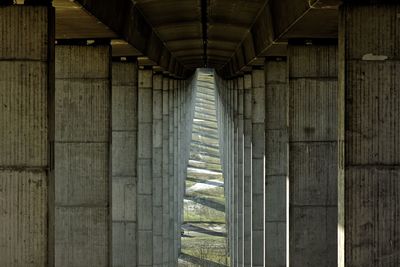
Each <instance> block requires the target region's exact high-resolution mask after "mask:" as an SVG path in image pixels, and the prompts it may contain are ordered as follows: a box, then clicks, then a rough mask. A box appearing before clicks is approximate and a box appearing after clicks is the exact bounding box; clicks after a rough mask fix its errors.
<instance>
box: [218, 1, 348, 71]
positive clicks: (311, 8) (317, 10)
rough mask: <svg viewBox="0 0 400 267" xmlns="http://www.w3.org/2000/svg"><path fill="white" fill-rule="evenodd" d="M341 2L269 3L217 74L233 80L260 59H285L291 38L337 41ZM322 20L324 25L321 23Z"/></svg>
mask: <svg viewBox="0 0 400 267" xmlns="http://www.w3.org/2000/svg"><path fill="white" fill-rule="evenodd" d="M340 3H341V1H340V0H270V1H268V3H267V4H266V5H265V6H264V8H263V10H262V11H261V12H260V14H259V16H258V17H257V19H256V20H255V23H254V24H253V26H252V28H251V29H250V31H249V32H248V34H247V36H246V37H245V38H244V40H243V41H242V43H241V44H240V45H239V46H238V47H237V49H236V52H235V53H234V54H233V55H232V57H231V59H230V60H229V61H228V62H227V63H226V64H225V65H224V66H223V67H222V68H221V69H220V70H219V71H218V73H221V74H224V75H226V77H227V78H228V77H233V76H235V75H237V74H239V73H241V72H242V71H243V69H245V68H246V67H247V66H249V65H254V64H257V62H259V58H260V57H265V56H283V53H285V51H286V49H285V42H286V41H287V39H289V38H315V37H320V38H321V37H322V38H335V37H337V15H338V7H339V5H340ZM322 20H323V23H321V21H322Z"/></svg>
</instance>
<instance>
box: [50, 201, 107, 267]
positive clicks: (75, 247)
mask: <svg viewBox="0 0 400 267" xmlns="http://www.w3.org/2000/svg"><path fill="white" fill-rule="evenodd" d="M108 213H109V211H108V208H103V207H99V208H94V207H60V208H56V213H55V224H56V231H55V239H56V242H55V266H76V267H87V266H104V267H106V266H108V246H109V245H108V231H109V226H108V225H109V222H108V221H109V219H108Z"/></svg>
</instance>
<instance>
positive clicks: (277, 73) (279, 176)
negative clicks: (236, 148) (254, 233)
mask: <svg viewBox="0 0 400 267" xmlns="http://www.w3.org/2000/svg"><path fill="white" fill-rule="evenodd" d="M287 70H288V68H287V62H286V59H284V58H276V59H269V60H267V62H266V64H265V72H266V102H265V103H266V106H265V108H266V112H265V114H266V115H265V116H266V117H265V131H266V134H265V135H266V139H265V159H266V161H265V176H266V179H265V183H266V189H265V190H266V194H265V195H266V201H265V242H266V243H265V246H266V247H265V256H266V259H265V266H267V267H278V266H279V267H282V266H289V261H288V253H289V251H288V245H289V244H288V242H287V238H288V231H289V224H288V222H289V216H288V215H289V177H288V174H289V172H288V166H289V136H288V127H289V125H288V114H289V112H288V110H289V99H288V97H289V81H288V71H287Z"/></svg>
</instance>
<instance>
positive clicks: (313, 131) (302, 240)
mask: <svg viewBox="0 0 400 267" xmlns="http://www.w3.org/2000/svg"><path fill="white" fill-rule="evenodd" d="M288 53H289V86H290V91H289V104H290V109H289V123H290V124H289V126H290V131H289V142H290V143H289V153H290V155H289V157H290V161H289V180H290V220H289V221H290V249H289V252H290V265H291V266H336V265H337V247H336V246H337V230H336V226H337V141H336V139H337V137H336V136H337V86H338V83H337V73H338V71H337V66H338V65H337V46H336V45H289V48H288Z"/></svg>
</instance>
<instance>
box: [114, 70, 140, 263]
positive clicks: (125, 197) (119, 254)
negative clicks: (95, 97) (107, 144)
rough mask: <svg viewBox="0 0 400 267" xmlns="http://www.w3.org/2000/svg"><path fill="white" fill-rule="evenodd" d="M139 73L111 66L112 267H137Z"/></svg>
mask: <svg viewBox="0 0 400 267" xmlns="http://www.w3.org/2000/svg"><path fill="white" fill-rule="evenodd" d="M137 105H138V69H137V63H136V62H132V63H129V62H113V63H112V266H114V267H131V266H136V261H137V256H136V251H137V217H136V205H137V131H138V125H137V124H138V106H137Z"/></svg>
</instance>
